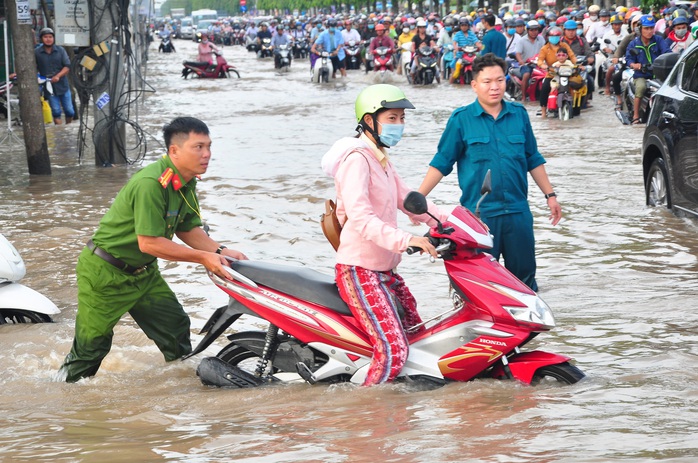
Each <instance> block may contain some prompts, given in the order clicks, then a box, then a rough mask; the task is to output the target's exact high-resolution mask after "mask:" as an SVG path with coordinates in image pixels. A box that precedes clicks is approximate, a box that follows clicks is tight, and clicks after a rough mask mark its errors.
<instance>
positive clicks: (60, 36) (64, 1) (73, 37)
mask: <svg viewBox="0 0 698 463" xmlns="http://www.w3.org/2000/svg"><path fill="white" fill-rule="evenodd" d="M87 1H88V0H55V2H54V6H55V8H56V10H55V11H56V19H55V21H54V26H55V29H56V43H57V44H58V45H66V46H69V47H87V46H89V45H90V17H89V14H88V10H87Z"/></svg>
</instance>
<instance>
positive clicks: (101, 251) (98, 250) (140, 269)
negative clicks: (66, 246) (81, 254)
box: [87, 239, 152, 275]
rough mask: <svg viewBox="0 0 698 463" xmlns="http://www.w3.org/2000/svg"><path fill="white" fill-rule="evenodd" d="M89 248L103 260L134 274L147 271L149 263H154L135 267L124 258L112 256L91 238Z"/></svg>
mask: <svg viewBox="0 0 698 463" xmlns="http://www.w3.org/2000/svg"><path fill="white" fill-rule="evenodd" d="M87 249H89V250H90V251H93V252H94V253H95V255H96V256H98V257H100V258H101V259H102V260H103V261H105V262H107V263H110V264H111V265H113V266H114V267H116V268H118V269H119V270H122V271H124V272H126V273H130V274H132V275H138V274H139V273H141V272H143V271H145V269H147V268H148V265H150V264H152V262H151V263H150V264H146V265H144V266H142V267H134V266H133V265H129V264H127V263H126V262H124V261H123V260H121V259H117V258H116V257H114V256H112V255H111V254H109V253H108V252H107V251H105V250H104V249H102V248H100V247H99V246H97V245H95V244H94V242H93V241H92V240H91V239H90V240H89V241H88V242H87Z"/></svg>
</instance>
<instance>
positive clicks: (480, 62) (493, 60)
mask: <svg viewBox="0 0 698 463" xmlns="http://www.w3.org/2000/svg"><path fill="white" fill-rule="evenodd" d="M492 66H499V67H500V68H502V71H504V74H506V72H507V63H506V61H504V60H503V59H502V58H500V57H498V56H497V55H495V54H494V53H485V54H484V55H482V56H478V57H477V58H475V59H474V60H473V79H477V75H478V74H479V73H480V71H482V70H483V69H485V68H488V67H492Z"/></svg>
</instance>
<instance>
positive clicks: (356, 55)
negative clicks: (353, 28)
mask: <svg viewBox="0 0 698 463" xmlns="http://www.w3.org/2000/svg"><path fill="white" fill-rule="evenodd" d="M344 53H345V54H346V58H345V59H344V62H345V63H346V67H347V70H356V69H361V44H360V43H357V42H356V40H350V41H349V43H348V44H347V46H346V47H344Z"/></svg>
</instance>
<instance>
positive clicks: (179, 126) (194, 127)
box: [162, 117, 209, 150]
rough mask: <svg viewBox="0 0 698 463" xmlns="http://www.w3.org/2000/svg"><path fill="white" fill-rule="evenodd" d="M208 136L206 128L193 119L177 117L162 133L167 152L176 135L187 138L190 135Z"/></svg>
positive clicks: (200, 122)
mask: <svg viewBox="0 0 698 463" xmlns="http://www.w3.org/2000/svg"><path fill="white" fill-rule="evenodd" d="M192 132H193V133H198V134H200V135H208V134H209V131H208V126H207V125H206V124H204V123H203V122H202V121H200V120H199V119H197V118H195V117H178V118H176V119H174V120H173V121H172V122H170V123H169V124H167V125H166V126H165V127H164V128H163V129H162V133H163V135H164V137H165V147H166V148H167V149H168V150H169V149H170V145H171V144H172V139H173V138H175V137H177V136H178V135H186V136H187V137H188V136H189V134H190V133H192Z"/></svg>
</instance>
